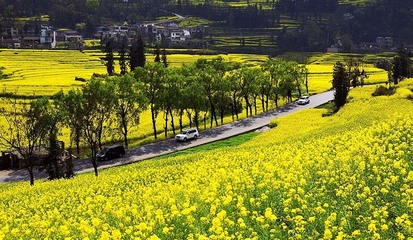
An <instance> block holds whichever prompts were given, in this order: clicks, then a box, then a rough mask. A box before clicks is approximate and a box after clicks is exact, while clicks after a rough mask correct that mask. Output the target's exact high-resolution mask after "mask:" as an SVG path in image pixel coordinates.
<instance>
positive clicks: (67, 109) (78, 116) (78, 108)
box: [54, 89, 87, 156]
mask: <svg viewBox="0 0 413 240" xmlns="http://www.w3.org/2000/svg"><path fill="white" fill-rule="evenodd" d="M54 99H55V100H54V102H55V105H56V107H57V108H59V109H60V111H62V112H63V122H64V123H65V125H66V126H67V127H69V129H70V146H72V142H75V145H76V153H77V155H78V156H79V155H80V141H81V139H82V131H83V117H84V115H85V114H86V113H85V112H84V111H85V110H87V109H83V101H84V99H83V94H82V92H81V91H80V90H74V89H71V90H69V91H68V92H67V94H64V93H63V91H60V92H58V93H57V94H55V96H54Z"/></svg>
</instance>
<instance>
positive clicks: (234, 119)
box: [231, 103, 235, 122]
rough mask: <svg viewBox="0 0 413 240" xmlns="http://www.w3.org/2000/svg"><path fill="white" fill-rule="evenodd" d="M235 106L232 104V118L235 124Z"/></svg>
mask: <svg viewBox="0 0 413 240" xmlns="http://www.w3.org/2000/svg"><path fill="white" fill-rule="evenodd" d="M234 115H235V114H234V104H233V103H231V117H232V121H233V122H234V121H235V118H234Z"/></svg>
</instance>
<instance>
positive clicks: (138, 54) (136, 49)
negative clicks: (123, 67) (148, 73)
mask: <svg viewBox="0 0 413 240" xmlns="http://www.w3.org/2000/svg"><path fill="white" fill-rule="evenodd" d="M129 63H130V64H129V65H130V70H131V71H134V70H135V68H137V67H144V66H145V63H146V57H145V44H144V42H143V39H142V37H141V36H140V35H139V36H138V38H137V39H135V40H134V41H133V42H132V45H131V49H130V60H129Z"/></svg>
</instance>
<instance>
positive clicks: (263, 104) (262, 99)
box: [261, 94, 265, 112]
mask: <svg viewBox="0 0 413 240" xmlns="http://www.w3.org/2000/svg"><path fill="white" fill-rule="evenodd" d="M261 108H262V112H265V99H264V94H261Z"/></svg>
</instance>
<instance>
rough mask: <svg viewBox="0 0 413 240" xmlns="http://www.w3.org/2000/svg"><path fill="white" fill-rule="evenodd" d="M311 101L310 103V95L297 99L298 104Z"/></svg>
mask: <svg viewBox="0 0 413 240" xmlns="http://www.w3.org/2000/svg"><path fill="white" fill-rule="evenodd" d="M309 103H310V97H309V96H301V97H300V98H299V99H298V101H297V104H298V105H305V104H309Z"/></svg>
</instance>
